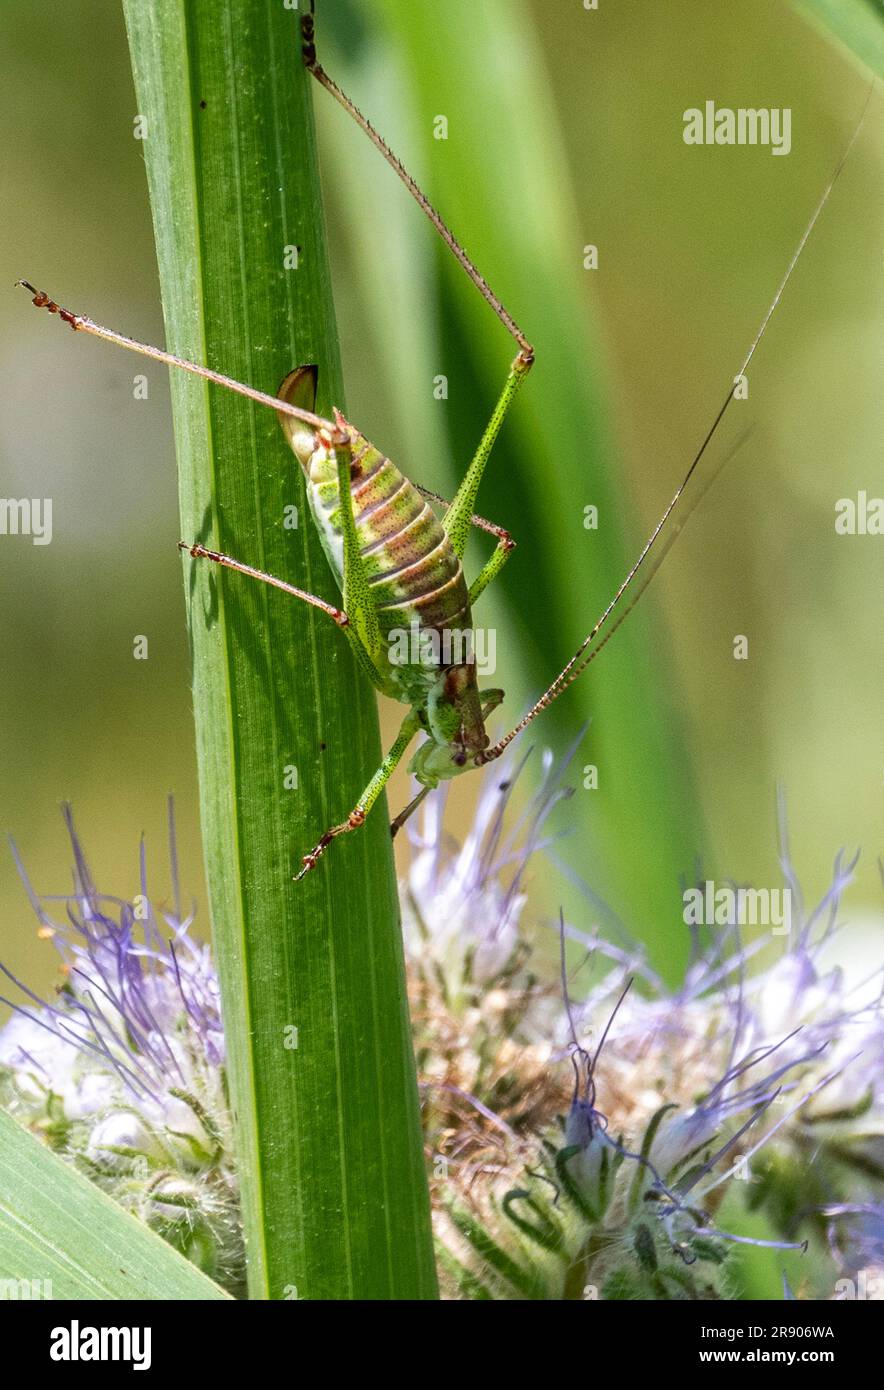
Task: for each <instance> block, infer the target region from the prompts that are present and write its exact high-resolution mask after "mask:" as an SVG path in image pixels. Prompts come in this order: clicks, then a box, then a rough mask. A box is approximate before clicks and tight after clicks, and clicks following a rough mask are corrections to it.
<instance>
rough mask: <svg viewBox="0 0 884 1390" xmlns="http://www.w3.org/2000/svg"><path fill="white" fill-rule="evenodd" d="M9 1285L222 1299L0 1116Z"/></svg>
mask: <svg viewBox="0 0 884 1390" xmlns="http://www.w3.org/2000/svg"><path fill="white" fill-rule="evenodd" d="M10 1279H11V1280H15V1281H16V1282H18V1281H24V1282H27V1283H28V1284H33V1283H34V1281H39V1282H38V1285H37V1291H36V1292H33V1293H32V1294H31V1295H30V1296H32V1297H38V1296H40V1297H46V1298H53V1299H79V1298H89V1299H116V1298H148V1299H207V1298H226V1297H227V1294H226V1293H225V1292H224V1290H223V1289H219V1288H218V1285H217V1284H213V1283H212V1280H211V1279H207V1278H206V1276H205V1275H204V1274H201V1273H200V1271H199V1270H198V1269H195V1268H194V1266H193V1265H192V1264H190V1263H189V1261H187V1260H185V1259H184V1258H183V1256H181V1255H179V1254H178V1252H177V1251H175V1250H173V1249H172V1247H171V1246H170V1245H167V1244H166V1242H165V1241H164V1240H161V1239H160V1237H159V1236H158V1235H156V1234H155V1233H154V1232H153V1231H151V1230H150V1229H149V1227H147V1226H145V1225H143V1224H142V1223H141V1222H140V1221H137V1220H136V1219H135V1217H134V1216H130V1215H129V1214H128V1213H127V1212H125V1211H123V1210H122V1208H121V1207H120V1206H118V1204H117V1203H116V1202H114V1201H113V1200H112V1199H111V1198H110V1197H108V1196H107V1195H106V1194H105V1193H104V1192H101V1191H100V1190H99V1189H98V1188H97V1187H96V1186H95V1184H94V1183H92V1182H90V1181H89V1179H88V1178H85V1177H83V1175H82V1173H78V1172H77V1171H76V1169H74V1168H72V1167H71V1165H70V1164H69V1163H65V1162H64V1160H63V1159H61V1158H59V1157H58V1155H57V1154H54V1153H52V1152H51V1151H50V1150H49V1149H47V1148H46V1147H45V1145H43V1144H41V1143H40V1141H39V1140H38V1139H35V1138H34V1136H33V1135H32V1134H28V1132H27V1130H25V1129H22V1127H21V1125H19V1124H17V1123H16V1121H15V1120H13V1118H12V1116H11V1115H7V1114H6V1113H5V1111H2V1110H0V1280H2V1281H6V1280H10ZM47 1280H48V1281H49V1284H50V1285H51V1291H50V1289H49V1288H47V1287H46V1285H45V1282H44V1281H47ZM7 1296H8V1295H7ZM19 1296H21V1297H23V1296H25V1295H23V1294H20V1295H19Z"/></svg>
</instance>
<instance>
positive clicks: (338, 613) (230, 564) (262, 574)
mask: <svg viewBox="0 0 884 1390" xmlns="http://www.w3.org/2000/svg"><path fill="white" fill-rule="evenodd" d="M178 549H179V550H186V551H187V552H188V554H189V555H192V556H193V558H194V560H214V562H215V564H216V565H223V566H224V568H225V569H229V570H236V572H237V574H244V575H245V576H246V578H247V579H259V580H260V581H261V583H262V584H270V585H272V587H273V588H274V589H281V590H282V592H283V593H284V594H290V595H291V596H292V598H299V599H302V600H303V602H304V603H309V604H311V605H312V607H313V608H319V609H320V610H321V611H322V612H323V613H327V614H328V616H329V617H330V618H332V619H333V620H334V622H336V623H337V625H338V627H343V628H346V627H348V626H349V623H350V618H349V616H348V615H347V614H346V613H345V612H344V610H343V609H342V608H335V606H334V604H333V603H326V601H325V599H324V598H318V597H317V595H316V594H308V593H307V591H306V589H298V588H296V587H295V585H294V584H287V583H286V581H285V580H284V579H277V578H276V575H274V574H268V573H267V572H266V570H259V569H255V567H254V566H253V565H244V564H243V563H242V561H241V560H234V558H233V556H232V555H223V554H222V553H221V552H220V551H219V550H207V549H206V547H205V546H204V545H198V544H197V545H189V544H188V543H187V541H179V542H178Z"/></svg>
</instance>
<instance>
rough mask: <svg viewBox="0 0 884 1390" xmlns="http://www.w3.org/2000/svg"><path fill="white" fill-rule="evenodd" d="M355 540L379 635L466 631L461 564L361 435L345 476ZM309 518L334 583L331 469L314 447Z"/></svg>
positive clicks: (336, 521) (407, 487)
mask: <svg viewBox="0 0 884 1390" xmlns="http://www.w3.org/2000/svg"><path fill="white" fill-rule="evenodd" d="M350 476H351V483H350V487H351V497H352V504H353V517H354V521H355V524H356V534H357V536H358V538H359V542H360V549H361V552H362V557H363V561H364V564H365V569H366V574H367V577H368V580H369V583H370V585H371V588H372V595H373V598H374V600H375V604H376V607H377V614H378V620H379V622H380V626H381V631H382V632H383V633H385V634H386V633H388V632H390V631H391V630H392V629H394V628H395V629H399V628H408V627H410V626H411V625H412V624H413V623H417V624H418V625H419V626H420V627H432V628H437V629H440V628H463V627H468V626H469V624H470V610H469V600H468V593H467V586H466V580H465V579H464V574H463V568H462V566H461V563H460V560H459V559H458V557H457V555H456V554H455V552H454V550H453V549H452V546H451V543H450V541H449V539H448V537H447V536H446V534H445V532H444V531H443V529H442V526H441V524H440V523H439V521H438V519H437V518H436V516H435V515H434V514H433V512H432V511H431V509H430V507H429V505H428V503H427V502H426V501H425V500H424V498H423V497H421V495H420V493H419V492H418V490H417V488H416V487H414V486H413V484H412V483H410V482H409V481H408V479H407V478H406V477H404V476H403V474H402V473H400V471H399V469H398V468H397V467H396V465H395V464H393V463H391V462H390V460H389V459H388V458H385V457H384V455H383V454H381V453H380V451H379V450H378V449H376V448H375V447H374V445H372V444H369V443H368V441H367V440H365V439H364V438H363V437H362V436H361V435H354V441H353V462H352V466H351V471H350ZM309 491H310V498H311V503H312V506H313V512H314V515H315V517H316V521H317V524H318V526H319V529H320V534H321V535H322V537H323V540H324V542H325V549H326V553H327V554H328V556H329V559H330V561H331V563H332V566H333V568H334V569H335V572H336V573H337V576H338V579H339V581H340V580H341V576H342V573H343V542H342V537H341V527H340V516H339V511H340V498H339V495H338V478H337V463H336V461H335V458H334V454H333V453H331V452H330V451H326V450H325V449H324V448H322V447H320V448H318V449H316V451H315V452H314V454H313V457H312V458H311V460H310V465H309Z"/></svg>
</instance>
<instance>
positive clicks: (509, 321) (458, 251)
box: [301, 0, 534, 371]
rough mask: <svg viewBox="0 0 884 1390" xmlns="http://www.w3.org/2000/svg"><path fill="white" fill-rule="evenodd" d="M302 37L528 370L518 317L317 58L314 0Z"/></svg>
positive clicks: (326, 83)
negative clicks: (493, 313) (507, 306)
mask: <svg viewBox="0 0 884 1390" xmlns="http://www.w3.org/2000/svg"><path fill="white" fill-rule="evenodd" d="M301 39H302V47H301V52H302V56H303V59H304V66H305V67H306V68H307V70H308V72H311V73H312V74H313V76H314V77H315V78H316V80H317V82H318V83H319V84H320V86H322V87H324V88H325V90H326V91H327V92H330V93H331V95H332V96H333V97H334V99H335V101H337V102H338V103H339V105H341V106H343V108H344V110H345V111H346V112H347V113H348V115H350V116H352V117H353V120H354V121H355V122H356V124H357V125H358V126H359V128H360V129H361V130H364V131H365V134H366V135H367V136H368V138H369V140H370V141H371V143H372V144H373V145H374V146H375V148H376V149H377V150H379V151H380V153H381V154H382V155H383V156H384V159H385V160H386V161H387V163H388V164H389V165H390V167H391V168H392V169H394V170H395V172H396V173H397V174H398V176H399V178H400V179H401V180H402V182H403V183H404V184H405V187H406V188H407V189H408V191H409V193H410V194H411V196H412V198H414V200H415V202H416V203H417V205H418V207H420V208H421V210H422V211H423V212H424V213H425V214H426V216H427V217H428V218H429V220H430V221H431V222H432V224H433V226H434V227H435V228H436V231H437V232H438V233H439V235H440V236H441V238H442V240H443V241H444V242H445V245H446V246H447V247H448V249H449V250H450V251H451V253H452V255H453V256H454V257H455V259H456V260H457V261H458V263H459V264H460V265H461V266H462V267H463V269H464V270H465V271H466V273H467V275H468V276H469V277H470V279H471V280H472V282H473V284H474V285H475V286H476V288H477V290H478V291H479V293H480V294H481V296H482V298H483V299H484V300H485V301H486V303H487V304H489V305H490V306H491V308H492V309H493V310H494V312H495V314H496V315H497V317H498V318H499V319H500V321H501V323H502V324H503V326H504V328H505V329H506V330H507V332H508V333H509V334H511V335H512V337H513V338H514V339H515V341H516V342H517V343H518V346H519V356H520V357H521V358H522V359H523V367H524V369H525V370H526V371H527V369H528V368H529V367H530V366H531V363H532V362H533V361H534V349H533V348H532V346H531V344H530V343H529V342H528V339H527V338H526V337H525V335H524V333H523V332H522V330H521V328H520V327H519V325H518V324H517V323H516V321H515V319H514V318H513V317H512V315H511V314H510V313H508V312H507V310H506V309H505V308H504V306H503V304H502V303H501V302H500V300H499V299H498V297H497V295H496V294H495V293H494V291H493V290H492V288H491V286H490V285H489V284H488V281H487V280H486V279H485V277H484V275H482V274H481V273H480V272H479V270H478V269H477V268H476V266H475V265H474V264H473V262H472V261H471V260H470V258H469V256H468V255H467V253H466V251H465V250H464V249H463V247H462V246H461V244H460V242H459V241H458V240H457V238H456V237H455V236H454V233H453V232H452V231H451V230H450V229H449V228H448V227H447V226H446V225H445V223H444V222H443V220H442V218H441V217H440V216H439V214H438V212H437V211H436V209H435V208H434V207H433V205H432V203H431V202H430V200H429V198H428V197H427V195H426V194H425V193H424V192H423V190H422V189H421V188H420V187H418V185H417V183H416V182H415V180H414V179H413V178H412V176H411V174H409V172H408V170H407V169H406V167H405V165H404V164H403V163H402V161H401V159H399V158H398V156H397V155H395V154H394V153H393V151H392V150H391V149H390V146H389V145H388V144H387V142H386V140H384V138H383V136H381V135H379V134H378V132H377V131H376V130H375V128H374V126H373V125H372V124H371V121H369V120H368V119H367V117H365V116H363V114H362V112H361V111H360V110H359V108H358V107H357V106H356V105H355V104H354V103H353V102H352V101H351V100H350V98H349V97H348V96H347V94H346V92H343V91H342V90H341V88H340V87H339V86H338V84H337V82H335V81H334V80H333V79H332V78H331V77H329V75H328V73H327V72H326V71H325V69H324V68H323V67H322V65H321V63H320V62H319V61H318V59H317V57H316V41H315V20H314V3H313V0H310V13H309V14H305V15H302V16H301Z"/></svg>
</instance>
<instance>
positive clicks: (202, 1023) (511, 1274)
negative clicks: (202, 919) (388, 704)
mask: <svg viewBox="0 0 884 1390" xmlns="http://www.w3.org/2000/svg"><path fill="white" fill-rule="evenodd" d="M523 765H524V762H522V763H518V764H517V763H515V762H511V763H510V764H509V765H508V766H506V767H503V768H500V767H498V768H495V769H491V770H489V773H488V774H487V775H486V781H485V785H484V788H483V792H482V794H481V797H480V800H479V804H478V806H477V810H476V814H475V817H474V820H473V824H472V826H471V828H470V830H469V832H468V834H467V836H466V838H465V840H464V843H463V844H455V843H451V842H449V841H448V840H447V839H446V836H445V834H444V830H443V812H444V795H436V794H434V795H433V796H432V797H430V798H428V800H427V802H426V804H425V809H424V815H423V819H422V821H421V823H420V826H419V828H417V829H414V830H413V831H412V858H411V864H410V867H409V871H408V873H407V875H406V878H405V880H404V882H403V883H402V885H401V896H402V909H403V926H404V930H405V940H406V949H407V953H408V960H409V988H410V994H411V1004H412V1012H413V1017H414V1028H415V1049H416V1053H417V1058H418V1068H419V1074H420V1077H421V1086H422V1093H423V1100H424V1127H425V1138H426V1149H427V1156H428V1163H429V1167H430V1172H431V1181H432V1188H433V1202H434V1213H435V1222H436V1237H437V1250H438V1254H439V1262H440V1267H441V1270H442V1274H443V1278H444V1282H445V1288H446V1292H447V1294H448V1296H450V1297H465V1298H492V1299H511V1298H538V1299H562V1298H566V1299H568V1298H574V1299H582V1298H601V1299H622V1298H655V1299H673V1298H676V1299H679V1298H690V1299H704V1298H721V1297H728V1296H732V1295H733V1293H734V1281H733V1276H732V1274H731V1271H730V1262H729V1258H728V1256H729V1252H730V1251H731V1250H732V1249H733V1248H734V1247H735V1245H737V1244H739V1243H741V1241H742V1240H743V1239H744V1238H743V1237H741V1236H740V1235H739V1233H738V1232H735V1231H733V1230H731V1229H729V1226H728V1221H727V1220H726V1219H725V1214H724V1213H723V1212H722V1211H721V1207H722V1202H723V1199H724V1198H725V1197H726V1196H733V1195H734V1194H738V1195H742V1196H743V1197H744V1198H745V1201H746V1204H747V1205H748V1206H749V1207H750V1208H753V1209H756V1210H761V1211H763V1212H764V1214H765V1216H766V1219H767V1222H768V1226H769V1231H770V1234H769V1238H768V1239H767V1240H761V1241H759V1240H755V1241H753V1242H752V1243H755V1244H762V1245H763V1244H769V1245H773V1246H777V1247H783V1248H799V1249H800V1248H802V1247H803V1246H804V1245H805V1244H806V1243H807V1241H808V1240H810V1239H813V1240H815V1241H816V1243H817V1244H818V1246H819V1248H820V1249H821V1250H826V1249H828V1251H829V1252H830V1255H831V1264H830V1269H831V1278H830V1280H829V1283H828V1284H826V1283H823V1284H821V1285H820V1286H819V1287H814V1286H811V1285H810V1283H808V1282H807V1281H805V1283H804V1284H801V1283H800V1282H799V1283H798V1284H797V1285H796V1288H795V1289H794V1291H793V1290H792V1288H791V1286H788V1285H784V1287H788V1288H789V1293H788V1296H789V1297H798V1298H801V1297H872V1296H875V1292H874V1291H875V1289H877V1287H878V1285H879V1284H880V1285H881V1290H880V1291H881V1294H884V1279H880V1278H879V1277H878V1276H879V1273H880V1271H881V1269H882V1268H884V1202H882V1201H881V1198H880V1180H881V1178H882V1176H884V1081H882V1079H881V1078H882V1061H884V1017H882V1009H881V989H880V976H878V975H876V976H875V977H874V978H871V979H869V980H866V981H862V980H860V981H859V982H856V981H853V980H848V978H847V977H846V973H845V971H844V970H843V969H842V968H841V967H840V966H838V965H834V964H832V942H833V939H834V937H835V935H836V933H837V932H838V931H839V930H841V929H839V926H838V916H839V910H840V907H841V902H842V897H843V894H844V891H845V889H846V888H847V886H848V884H849V882H850V879H851V875H852V872H853V869H854V867H855V863H856V860H853V861H850V862H845V860H844V857H843V855H839V856H838V857H837V858H836V861H835V867H834V873H833V876H832V882H831V886H830V888H829V890H828V891H827V893H826V894H825V895H824V897H823V899H822V900H821V902H820V903H818V904H817V905H816V906H815V907H813V908H811V909H808V908H806V907H805V905H804V900H803V898H802V895H801V891H800V885H799V884H798V881H797V878H796V876H795V873H794V870H793V868H792V865H791V860H790V857H789V852H788V845H787V841H786V835H785V830H784V828H782V825H781V832H780V835H781V863H782V868H783V874H784V878H785V881H786V884H787V886H788V887H789V888H790V889H791V892H792V903H793V920H792V931H791V935H790V937H789V938H788V939H784V938H780V939H778V940H777V941H776V942H775V943H774V944H773V946H770V945H768V944H767V942H766V941H764V940H760V939H759V940H757V941H755V942H752V943H750V944H748V945H747V944H745V943H743V942H742V941H741V940H740V936H739V931H738V928H736V927H734V926H730V927H724V928H721V929H714V928H713V929H712V930H711V932H710V934H709V939H708V940H704V939H701V937H700V936H699V934H697V936H696V938H695V940H694V943H693V944H694V950H693V958H692V961H691V964H690V965H689V967H688V969H687V971H686V973H685V976H684V979H683V981H682V983H681V985H680V987H679V988H678V989H677V990H675V991H671V990H669V989H667V988H666V986H665V985H664V983H663V982H662V981H661V980H660V979H659V977H658V976H656V975H655V973H654V972H653V971H652V970H651V969H650V968H649V966H648V965H647V963H646V961H645V960H644V958H643V955H642V953H641V951H640V950H639V949H638V948H636V949H630V948H626V949H624V947H623V946H622V945H614V944H612V943H611V942H606V941H605V940H603V939H602V938H601V936H600V935H596V934H588V933H585V932H583V931H582V930H580V929H578V928H576V927H573V926H570V925H567V926H566V925H565V924H564V923H561V924H560V925H559V926H558V928H557V930H558V935H559V940H558V941H556V938H555V936H554V935H553V934H552V932H551V931H548V932H547V936H546V938H544V936H543V935H542V934H538V932H537V931H534V932H531V931H530V930H529V927H528V925H527V924H526V920H525V919H526V916H527V903H528V899H527V895H526V886H527V881H528V876H529V873H530V871H531V868H532V865H533V863H536V862H538V860H537V856H538V855H540V854H541V853H542V852H543V851H544V850H545V849H546V848H547V847H548V846H549V844H550V843H551V841H552V840H553V839H554V838H556V836H555V834H554V832H553V831H552V830H551V829H550V828H549V827H550V825H551V824H552V820H551V817H552V813H553V812H554V811H555V808H556V807H557V805H558V804H559V803H560V802H561V801H562V800H563V799H564V798H566V797H567V796H568V794H569V790H568V788H567V786H566V785H565V781H564V779H565V775H566V768H567V760H565V763H564V764H563V765H559V766H555V765H554V764H553V762H552V759H551V758H549V757H547V758H546V760H545V764H544V774H545V775H544V778H543V781H542V785H541V787H540V789H539V791H538V792H537V793H536V794H535V796H534V797H532V798H530V799H529V800H528V802H527V804H525V806H524V808H523V809H522V810H521V811H520V812H519V811H517V809H516V806H515V801H514V789H515V787H516V784H517V781H518V778H519V774H520V772H521V770H522V766H523ZM66 817H67V822H68V829H69V832H70V835H71V841H72V845H73V849H74V860H75V873H74V891H73V893H72V894H71V895H70V896H69V897H68V898H65V899H63V900H62V904H63V905H64V907H65V908H66V913H65V918H66V920H65V919H62V920H58V918H59V916H60V913H59V911H58V907H59V904H58V900H51V899H47V898H40V897H38V895H37V894H36V893H35V891H34V890H33V888H32V887H31V886H30V884H29V883H28V880H27V877H26V875H25V874H24V870H23V869H22V874H23V877H24V880H25V883H26V886H27V889H28V893H29V895H30V898H31V902H32V905H33V907H34V909H35V911H36V913H37V916H38V918H39V921H40V924H41V927H40V931H41V935H45V936H48V937H51V939H52V941H53V942H54V944H55V945H56V947H57V948H58V949H59V951H60V954H61V958H62V971H63V975H64V985H63V987H62V989H61V991H60V992H59V995H58V999H57V1001H56V1002H55V1003H53V1004H51V1005H49V1004H45V1003H43V1002H42V1001H41V1000H39V999H37V998H36V997H34V996H33V995H32V994H31V993H30V992H29V991H28V989H27V987H26V986H25V985H24V984H19V982H17V981H13V983H14V984H16V986H17V988H18V995H19V997H18V998H17V999H16V1000H15V1001H13V1002H15V1003H16V1009H17V1012H16V1013H15V1014H14V1015H13V1017H12V1019H11V1021H10V1022H9V1023H8V1024H7V1026H6V1028H5V1029H4V1030H3V1031H2V1032H0V1086H2V1095H3V1100H4V1103H5V1104H6V1105H7V1106H8V1107H9V1108H10V1109H12V1110H13V1111H14V1113H16V1114H17V1115H18V1117H19V1119H20V1120H21V1121H22V1122H23V1123H25V1124H27V1125H28V1126H29V1127H30V1128H32V1129H34V1130H35V1131H36V1132H38V1133H39V1134H41V1135H42V1136H43V1137H44V1138H45V1139H46V1140H47V1142H49V1143H51V1144H52V1145H53V1146H54V1147H55V1148H57V1149H58V1150H59V1151H60V1152H62V1153H63V1154H64V1155H66V1156H67V1157H68V1158H70V1159H71V1161H73V1162H75V1163H77V1164H79V1165H81V1166H82V1167H84V1168H85V1169H86V1171H88V1172H89V1173H90V1174H91V1176H93V1177H94V1178H95V1180H96V1181H97V1182H99V1183H101V1184H102V1185H103V1186H105V1187H106V1188H107V1189H108V1190H109V1191H110V1192H112V1193H113V1194H114V1195H115V1196H116V1197H117V1198H118V1200H120V1201H121V1202H123V1203H124V1204H125V1205H126V1206H127V1207H129V1208H130V1209H131V1210H133V1211H135V1212H136V1213H137V1214H138V1215H139V1216H141V1217H142V1218H143V1219H144V1220H146V1221H147V1222H149V1223H150V1224H151V1225H152V1226H154V1227H155V1228H156V1229H158V1230H159V1231H161V1232H162V1234H163V1235H165V1236H166V1238H167V1239H168V1240H170V1241H171V1242H172V1243H173V1244H175V1245H176V1246H177V1247H178V1248H179V1249H181V1250H182V1251H184V1252H185V1253H186V1254H187V1255H188V1256H189V1257H190V1258H191V1259H193V1260H194V1261H195V1262H196V1263H198V1264H199V1265H200V1266H201V1267H202V1268H203V1269H205V1270H206V1271H207V1272H209V1273H211V1274H212V1275H213V1276H214V1277H216V1278H218V1279H219V1280H221V1281H222V1282H224V1283H225V1284H226V1286H227V1287H228V1288H231V1289H233V1290H234V1291H236V1292H241V1291H242V1290H243V1288H244V1286H245V1274H244V1267H243V1261H244V1255H243V1248H242V1242H241V1237H240V1230H239V1221H238V1202H237V1189H236V1177H235V1173H234V1166H233V1159H232V1151H231V1145H230V1117H229V1111H228V1107H227V1100H226V1088H225V1084H224V1042H223V1035H222V1031H221V1024H220V1016H219V1012H218V1002H217V985H216V980H215V975H214V970H213V967H212V962H211V959H210V956H209V952H208V949H207V948H206V947H202V946H199V945H197V944H196V943H195V942H193V941H192V940H191V939H190V937H189V934H188V929H189V926H190V921H191V918H190V917H189V916H188V917H184V916H182V913H181V909H180V907H179V906H178V901H177V899H178V888H177V883H176V884H175V887H174V890H173V896H174V900H175V901H174V906H173V908H172V909H164V910H160V909H159V908H157V907H156V906H155V905H151V903H150V901H149V898H148V895H147V882H146V871H145V858H144V850H143V847H142V853H141V863H140V872H139V893H138V895H137V896H136V898H134V899H133V900H132V901H126V900H123V899H120V898H110V897H106V896H104V895H103V894H100V893H99V892H98V890H97V888H96V887H95V885H94V883H93V881H92V878H91V875H90V873H89V870H88V867H87V864H86V861H85V858H84V855H83V852H82V849H81V847H80V844H79V841H78V838H77V835H76V833H75V831H74V827H73V823H72V821H71V819H70V813H69V812H66ZM782 819H783V822H784V818H782ZM173 843H174V842H173ZM175 878H176V874H175V871H174V849H173V880H174V879H175ZM679 926H680V927H681V929H682V930H683V929H684V925H683V924H682V923H680V924H679ZM842 939H843V937H842ZM566 941H570V942H572V943H576V944H577V945H578V946H579V947H580V948H581V951H580V956H579V958H578V959H576V969H572V971H571V973H570V974H569V973H568V971H567V970H566V958H565V943H566ZM547 948H549V949H547ZM572 950H573V946H572ZM557 958H558V961H559V964H558V966H557V964H556V961H557ZM6 973H7V974H8V972H6ZM727 1210H728V1213H729V1214H730V1219H731V1220H733V1217H734V1211H735V1206H734V1204H733V1202H731V1203H729V1205H728V1209H727ZM814 1267H815V1268H819V1267H820V1266H819V1262H817V1264H816V1265H815V1266H814ZM808 1278H809V1276H808ZM857 1289H859V1290H861V1291H860V1292H856V1291H854V1292H853V1293H851V1292H850V1290H857Z"/></svg>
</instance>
